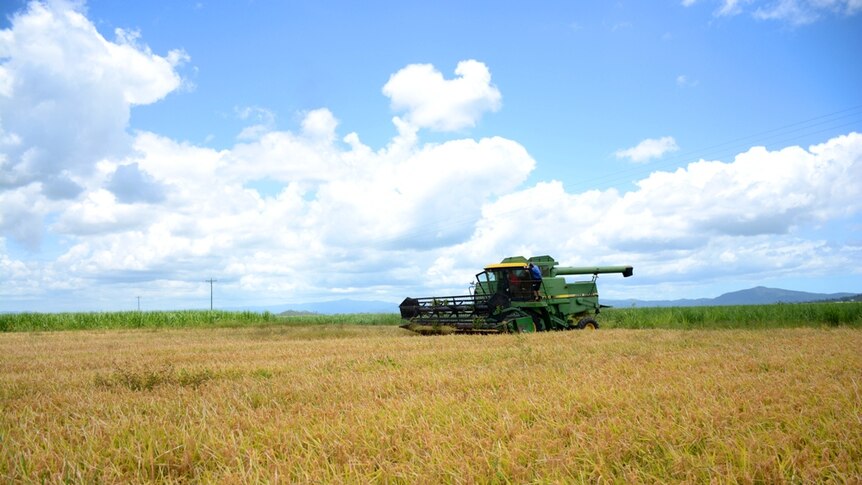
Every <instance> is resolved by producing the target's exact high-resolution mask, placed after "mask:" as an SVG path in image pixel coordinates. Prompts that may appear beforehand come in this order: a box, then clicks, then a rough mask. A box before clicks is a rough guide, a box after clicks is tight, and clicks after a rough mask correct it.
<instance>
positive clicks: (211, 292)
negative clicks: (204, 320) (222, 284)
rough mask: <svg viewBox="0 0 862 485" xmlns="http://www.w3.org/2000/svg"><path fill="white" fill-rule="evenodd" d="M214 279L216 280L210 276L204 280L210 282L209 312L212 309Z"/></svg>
mask: <svg viewBox="0 0 862 485" xmlns="http://www.w3.org/2000/svg"><path fill="white" fill-rule="evenodd" d="M216 281H218V280H214V279H212V278H210V279H208V280H204V282H205V283H209V284H210V312H212V311H213V283H215V282H216Z"/></svg>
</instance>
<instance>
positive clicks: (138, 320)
mask: <svg viewBox="0 0 862 485" xmlns="http://www.w3.org/2000/svg"><path fill="white" fill-rule="evenodd" d="M397 323H399V318H398V315H396V314H371V313H369V314H350V315H291V316H280V315H275V314H273V313H270V312H263V313H257V312H249V311H244V312H228V311H218V310H216V311H212V312H210V311H206V310H182V311H164V312H136V311H129V312H101V313H97V312H94V313H7V314H0V332H32V331H54V330H98V329H124V328H202V327H246V326H261V325H323V324H327V325H333V324H334V325H394V324H397Z"/></svg>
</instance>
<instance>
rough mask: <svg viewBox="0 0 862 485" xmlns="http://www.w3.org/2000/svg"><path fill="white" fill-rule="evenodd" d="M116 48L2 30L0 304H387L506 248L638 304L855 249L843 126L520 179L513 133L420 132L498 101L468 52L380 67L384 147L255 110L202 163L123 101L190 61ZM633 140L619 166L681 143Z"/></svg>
mask: <svg viewBox="0 0 862 485" xmlns="http://www.w3.org/2000/svg"><path fill="white" fill-rule="evenodd" d="M116 34H117V35H116V38H115V39H114V40H107V39H105V38H104V37H102V35H100V34H99V33H98V31H97V30H96V29H95V27H94V26H93V25H92V23H91V22H90V21H89V20H88V19H87V18H86V17H85V16H84V15H83V14H82V13H80V12H78V11H76V10H74V9H70V8H68V7H64V6H63V4H51V5H50V6H48V5H43V4H39V3H34V4H31V5H30V6H29V7H28V9H27V10H26V11H23V12H21V13H19V14H18V15H16V16H15V17H13V18H12V24H11V27H10V28H9V29H7V30H4V31H2V32H0V52H2V61H0V72H2V76H0V79H2V80H3V81H2V83H0V86H2V90H0V126H2V132H0V140H2V146H0V181H2V185H0V280H2V281H3V282H4V284H3V286H2V288H0V301H2V302H3V305H5V307H4V308H0V309H15V310H28V309H29V310H34V309H35V310H38V309H40V308H38V305H41V304H42V303H41V302H45V301H47V300H52V301H56V302H58V303H57V305H60V306H61V308H62V305H66V306H67V307H69V308H73V309H81V305H84V308H83V309H110V308H117V306H118V305H120V306H119V307H120V308H124V307H123V306H122V304H121V303H119V302H121V301H123V300H124V299H126V300H129V299H130V296H129V295H142V296H144V298H145V301H157V302H161V303H159V304H160V305H161V306H163V307H171V306H188V305H189V303H188V302H189V301H194V299H195V298H199V297H202V296H203V295H205V294H206V292H207V291H208V288H207V287H206V286H205V285H203V284H202V283H201V281H202V279H203V278H205V277H209V276H214V277H216V278H218V279H219V282H220V284H219V286H220V288H221V291H222V292H223V294H225V295H231V296H229V297H227V296H226V297H225V299H226V301H225V303H224V304H225V305H229V304H230V301H231V300H230V298H234V299H235V301H236V302H237V304H239V303H238V302H243V303H250V302H259V303H273V302H275V303H282V302H290V301H311V300H320V299H323V300H326V299H331V298H333V295H339V296H345V295H348V296H352V297H355V298H366V299H386V300H390V301H397V300H400V299H401V298H403V297H404V296H406V295H413V296H419V295H424V294H433V293H436V292H450V291H452V292H459V291H464V289H465V288H466V286H467V284H468V283H469V281H470V280H471V279H472V277H473V274H474V273H475V271H476V269H477V268H479V267H481V266H482V265H484V264H487V263H489V262H493V261H496V260H499V259H500V258H501V257H504V256H507V255H513V254H525V255H533V254H552V255H554V256H555V257H556V258H558V259H559V260H561V261H563V262H564V263H565V264H571V265H578V264H634V265H635V266H637V267H638V274H639V282H637V283H635V284H630V283H629V284H627V285H626V293H625V294H626V295H629V296H632V297H636V296H644V295H642V294H638V293H637V292H638V291H649V292H653V291H655V290H656V288H657V286H655V285H656V284H658V282H660V281H661V282H685V281H692V280H693V279H696V278H702V275H704V274H711V275H714V276H712V277H713V278H721V277H722V275H725V276H726V277H734V278H739V277H740V275H741V276H742V277H745V276H746V275H750V276H752V277H755V276H758V275H763V274H784V273H786V274H802V275H804V274H819V273H824V272H829V271H834V270H837V269H839V268H841V269H846V268H847V267H852V266H853V265H852V264H851V263H852V262H854V261H856V262H858V261H859V258H860V251H862V248H860V242H859V241H832V240H824V239H822V238H819V237H817V234H818V233H817V227H818V226H820V225H824V224H849V221H850V218H852V217H854V216H855V215H857V214H858V213H859V211H860V202H859V201H860V200H862V135H860V134H857V133H850V134H847V135H846V136H839V137H835V138H832V139H830V140H826V141H824V142H823V143H821V144H818V145H815V146H812V147H807V148H803V147H795V146H792V147H787V148H785V149H782V150H777V151H769V150H766V149H764V148H759V147H755V148H751V149H749V150H747V151H745V152H744V153H740V154H739V155H738V156H737V157H736V158H735V159H734V160H732V161H729V162H723V161H709V160H700V161H694V162H692V163H690V164H688V165H687V166H686V167H684V168H680V169H678V170H676V171H674V172H654V173H652V174H650V175H649V176H648V177H646V178H644V179H642V180H639V181H637V182H636V185H635V188H634V189H632V190H630V191H627V192H620V191H618V190H615V189H607V190H592V191H587V192H583V193H571V192H568V191H567V190H566V188H565V187H564V185H563V183H561V182H559V181H553V180H551V181H542V182H538V183H535V184H533V185H529V186H528V185H526V182H527V180H528V177H529V176H530V174H531V173H532V172H533V170H534V168H535V166H536V161H535V160H534V159H533V158H532V156H531V155H530V154H529V152H528V151H527V149H526V148H525V147H524V146H522V145H521V144H519V143H518V142H517V141H515V140H510V139H506V138H502V137H487V138H480V139H473V138H469V137H465V138H458V137H453V138H451V139H448V140H445V141H442V142H441V141H437V142H435V143H425V142H423V141H422V139H421V136H420V135H421V130H422V129H431V130H436V131H443V132H447V131H453V130H455V131H458V130H464V129H467V128H469V127H471V126H474V125H475V124H476V123H477V122H478V120H479V119H480V118H481V116H483V115H484V114H486V113H488V112H492V111H495V110H497V109H499V107H500V99H501V95H500V92H499V91H498V90H497V88H496V87H494V85H493V84H492V81H491V76H490V71H489V69H488V68H487V66H485V65H484V64H483V63H481V62H479V61H475V60H470V61H463V62H461V63H459V64H458V66H457V68H456V70H455V74H456V76H457V77H456V78H454V79H450V80H447V79H444V78H443V76H442V75H441V74H440V72H439V71H438V70H437V69H436V68H435V67H433V66H430V65H410V66H406V67H405V68H403V69H401V70H399V71H398V72H396V73H395V74H393V75H392V76H391V77H390V79H389V81H388V82H387V83H386V85H385V86H384V87H383V93H384V94H385V95H386V96H388V97H389V98H390V101H391V106H392V109H393V110H394V111H395V112H396V113H399V114H400V115H401V116H396V117H394V118H393V123H394V128H395V132H396V134H395V136H393V137H392V139H391V140H389V141H388V143H386V145H385V146H383V147H381V148H376V149H375V148H372V147H369V146H367V145H365V144H364V143H363V142H362V141H361V139H360V136H359V134H358V133H347V134H343V133H340V132H339V122H338V118H337V116H336V114H335V113H332V112H331V111H330V110H329V109H327V108H325V107H321V108H318V109H314V110H310V111H307V112H305V113H303V114H302V120H301V122H300V123H299V125H298V126H297V127H296V129H294V130H278V129H276V128H275V127H274V125H275V123H274V122H273V120H274V117H275V114H274V113H271V112H270V111H268V110H267V109H266V108H260V107H258V108H252V109H249V110H241V111H242V113H243V114H245V115H246V116H247V120H248V122H249V126H248V127H247V128H246V129H244V130H243V131H242V132H241V133H239V134H238V137H237V142H236V144H234V145H233V146H231V147H229V148H227V149H224V150H213V149H211V148H207V147H202V146H197V145H194V144H191V143H187V142H181V141H177V140H174V139H171V138H170V137H169V136H166V135H164V134H159V133H153V132H145V131H134V132H133V131H130V129H129V127H128V120H129V111H130V109H132V108H133V107H134V106H136V105H140V104H147V103H154V102H157V101H158V100H160V99H162V98H164V97H165V96H168V95H170V93H171V92H174V91H176V90H177V89H180V88H181V86H182V78H181V76H180V74H179V73H178V68H179V66H180V65H181V63H182V62H184V61H187V60H188V56H187V55H185V54H183V53H182V52H180V51H171V52H168V53H167V54H165V55H163V56H160V55H158V54H154V53H152V52H151V51H150V49H149V48H147V47H146V46H145V45H143V44H141V43H140V39H139V38H138V37H136V36H135V35H132V34H129V33H126V32H124V31H118V32H117V33H116ZM34 43H35V44H36V45H35V46H34ZM37 46H38V48H37ZM60 58H62V59H60ZM73 61H74V62H73ZM55 62H59V64H54V63H55ZM81 62H84V63H85V64H86V65H81V64H80V63H81ZM647 142H650V143H646V142H644V143H641V144H640V145H638V146H637V147H634V148H631V149H629V150H624V151H622V152H621V153H622V155H621V156H626V157H629V158H631V159H632V160H645V159H649V158H650V157H656V156H660V155H661V154H663V153H666V152H667V151H668V150H672V149H674V148H675V147H676V143H675V141H674V140H673V138H671V137H666V138H662V139H659V140H647ZM642 145H643V146H642ZM262 184H269V186H270V187H274V188H273V189H272V190H261V189H259V188H258V187H260V186H262ZM46 241H47V243H46ZM46 246H47V247H46ZM21 248H29V251H30V252H29V253H28V252H27V251H25V250H22V249H21ZM33 255H35V256H33ZM613 288H614V287H613V285H611V286H610V287H609V289H610V292H609V293H608V296H615V295H614V289H613ZM617 296H619V295H617ZM646 296H648V295H646ZM130 301H131V300H130ZM223 301H224V299H223ZM34 305H36V306H37V308H33V306H34Z"/></svg>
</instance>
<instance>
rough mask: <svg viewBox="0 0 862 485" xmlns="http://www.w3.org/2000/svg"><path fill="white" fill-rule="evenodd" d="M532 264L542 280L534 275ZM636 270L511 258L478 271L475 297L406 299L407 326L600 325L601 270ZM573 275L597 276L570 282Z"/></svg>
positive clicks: (486, 329)
mask: <svg viewBox="0 0 862 485" xmlns="http://www.w3.org/2000/svg"><path fill="white" fill-rule="evenodd" d="M530 264H532V265H534V266H536V267H538V268H539V269H540V270H541V273H542V278H541V280H537V279H535V278H533V277H532V276H531V272H530V267H529V266H530ZM605 273H621V274H622V275H623V277H629V276H631V275H632V274H633V269H632V267H631V266H596V267H593V266H589V267H563V266H557V262H556V261H554V258H552V257H550V256H535V257H532V258H530V259H527V258H524V257H523V256H514V257H511V258H506V259H504V260H503V261H502V262H500V263H499V264H492V265H489V266H487V267H486V268H485V270H484V271H482V272H481V273H479V274H477V275H476V282H475V283H474V284H473V291H472V292H471V294H469V295H459V296H438V297H429V298H405V299H404V301H403V302H401V305H400V306H399V309H400V310H401V319H402V320H403V322H404V324H403V325H401V328H406V329H407V330H412V331H414V332H417V333H422V334H445V333H453V332H463V333H502V332H537V331H545V330H568V329H596V328H598V327H599V324H598V322H596V319H595V315H597V314H598V313H599V309H600V308H601V305H599V292H598V287H597V286H596V279H597V278H598V275H599V274H605ZM568 275H592V279H591V280H590V281H576V282H572V283H569V282H567V281H566V280H565V278H563V276H568Z"/></svg>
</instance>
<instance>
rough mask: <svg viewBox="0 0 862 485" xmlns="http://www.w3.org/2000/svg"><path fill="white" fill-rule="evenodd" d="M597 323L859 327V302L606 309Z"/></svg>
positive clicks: (861, 314) (608, 325)
mask: <svg viewBox="0 0 862 485" xmlns="http://www.w3.org/2000/svg"><path fill="white" fill-rule="evenodd" d="M599 322H600V324H601V325H602V328H631V329H638V328H664V329H721V328H737V329H766V328H799V327H813V328H820V327H853V328H862V303H858V302H854V303H796V304H775V305H745V306H713V307H669V308H609V309H606V310H604V311H602V312H601V315H600V319H599Z"/></svg>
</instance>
